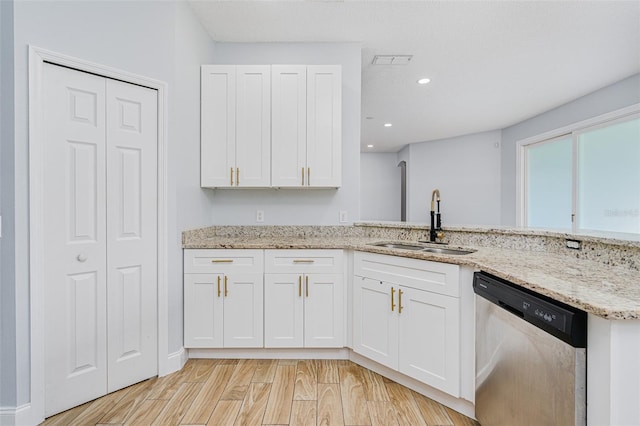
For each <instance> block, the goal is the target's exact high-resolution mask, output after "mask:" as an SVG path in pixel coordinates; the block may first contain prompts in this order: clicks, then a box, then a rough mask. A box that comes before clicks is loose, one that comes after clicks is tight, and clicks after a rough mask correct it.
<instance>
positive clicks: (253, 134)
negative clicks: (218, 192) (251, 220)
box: [200, 65, 271, 188]
mask: <svg viewBox="0 0 640 426" xmlns="http://www.w3.org/2000/svg"><path fill="white" fill-rule="evenodd" d="M270 68H271V67H270V66H268V65H203V66H202V70H201V73H202V75H201V77H202V83H201V84H202V86H201V92H202V93H201V102H202V109H201V129H202V132H201V136H200V137H201V153H200V155H201V171H200V174H201V183H200V184H201V186H203V187H208V188H231V187H250V188H257V187H269V186H270V185H271V182H270V179H271V77H270V76H271V69H270Z"/></svg>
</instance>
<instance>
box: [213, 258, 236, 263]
mask: <svg viewBox="0 0 640 426" xmlns="http://www.w3.org/2000/svg"><path fill="white" fill-rule="evenodd" d="M211 263H233V259H211Z"/></svg>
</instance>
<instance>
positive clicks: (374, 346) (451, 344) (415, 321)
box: [353, 252, 460, 397]
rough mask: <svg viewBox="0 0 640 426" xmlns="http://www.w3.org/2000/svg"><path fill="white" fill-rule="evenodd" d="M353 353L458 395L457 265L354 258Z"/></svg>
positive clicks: (362, 255) (366, 256) (359, 255)
mask: <svg viewBox="0 0 640 426" xmlns="http://www.w3.org/2000/svg"><path fill="white" fill-rule="evenodd" d="M354 274H355V277H354V283H353V292H354V295H353V298H354V309H353V314H354V318H353V350H354V351H355V352H357V353H359V354H361V355H363V356H366V357H368V358H370V359H372V360H374V361H376V362H378V363H380V364H383V365H385V366H387V367H390V368H392V369H395V370H397V371H399V372H401V373H403V374H406V375H408V376H411V377H413V378H414V379H416V380H419V381H421V382H424V383H426V384H428V385H430V386H433V387H434V388H437V389H439V390H441V391H444V392H447V393H448V394H450V395H452V396H455V397H458V396H460V303H459V299H458V295H459V291H460V280H459V267H458V266H457V265H450V264H443V263H437V262H429V261H423V260H417V259H406V258H401V257H395V256H385V255H379V254H373V253H361V252H356V253H355V255H354Z"/></svg>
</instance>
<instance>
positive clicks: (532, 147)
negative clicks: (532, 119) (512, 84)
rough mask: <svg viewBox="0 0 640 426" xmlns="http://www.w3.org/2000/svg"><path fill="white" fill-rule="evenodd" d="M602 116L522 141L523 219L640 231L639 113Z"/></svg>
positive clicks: (578, 228)
mask: <svg viewBox="0 0 640 426" xmlns="http://www.w3.org/2000/svg"><path fill="white" fill-rule="evenodd" d="M637 110H638V108H637V107H636V108H635V111H637ZM593 121H596V120H593ZM598 121H599V122H597V123H593V122H592V123H589V124H588V125H586V126H584V125H583V126H580V127H578V126H577V125H576V126H575V129H569V131H567V129H562V130H564V131H560V130H559V131H557V132H555V133H556V134H552V135H547V138H543V137H540V138H538V139H537V140H536V139H534V138H532V139H529V140H526V141H522V142H520V145H521V162H522V163H521V164H522V171H521V176H520V178H521V179H522V188H521V196H520V199H521V214H520V218H519V219H520V223H521V224H522V225H525V226H527V227H535V228H547V229H556V230H562V231H572V232H587V233H589V232H594V231H595V232H600V231H605V232H616V233H629V234H639V235H640V114H639V113H638V112H634V113H632V114H629V112H628V111H627V112H626V115H625V114H618V117H611V116H609V117H607V119H606V120H598ZM582 124H585V123H582ZM549 136H550V137H549Z"/></svg>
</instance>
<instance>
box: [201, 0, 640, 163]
mask: <svg viewBox="0 0 640 426" xmlns="http://www.w3.org/2000/svg"><path fill="white" fill-rule="evenodd" d="M189 3H190V5H191V6H192V8H193V10H194V11H195V13H196V14H197V15H198V16H199V19H200V20H201V21H202V23H203V25H204V26H205V28H206V29H207V31H208V32H209V33H210V34H211V37H212V38H213V39H214V40H216V41H227V42H314V41H320V42H323V41H324V42H347V41H348V42H361V43H362V135H361V136H362V139H361V149H362V151H371V150H370V149H367V148H366V145H367V144H373V145H375V148H374V149H373V150H374V151H377V152H380V151H386V152H395V151H398V150H399V149H401V148H402V147H403V146H405V145H406V144H408V143H413V142H423V141H430V140H436V139H442V138H448V137H453V136H459V135H463V134H469V133H476V132H481V131H486V130H494V129H501V128H504V127H507V126H510V125H512V124H515V123H518V122H520V121H522V120H524V119H527V118H529V117H532V116H534V115H537V114H539V113H541V112H543V111H546V110H549V109H551V108H554V107H557V106H559V105H562V104H564V103H566V102H569V101H571V100H574V99H576V98H578V97H580V96H582V95H585V94H587V93H589V92H592V91H594V90H597V89H599V88H601V87H604V86H607V85H609V84H611V83H614V82H616V81H619V80H621V79H623V78H625V77H628V76H630V75H633V74H635V73H638V72H640V1H637V0H634V1H400V0H396V1H350V0H346V1H322V0H316V1H305V0H302V1H295V0H294V1H269V0H267V1H265V0H263V1H237V0H236V1H224V0H223V1H220V0H189ZM385 54H411V55H413V59H412V60H411V61H410V63H409V65H406V66H400V65H395V66H394V65H376V66H374V65H371V61H372V60H373V56H374V55H385ZM423 76H425V77H429V78H431V83H430V84H427V85H424V86H419V85H418V84H416V80H418V78H420V77H423ZM366 117H373V119H366ZM387 122H389V123H393V127H389V128H385V127H383V123H387Z"/></svg>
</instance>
